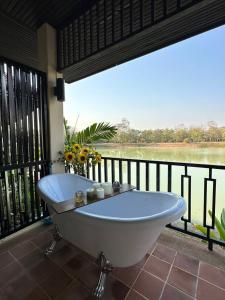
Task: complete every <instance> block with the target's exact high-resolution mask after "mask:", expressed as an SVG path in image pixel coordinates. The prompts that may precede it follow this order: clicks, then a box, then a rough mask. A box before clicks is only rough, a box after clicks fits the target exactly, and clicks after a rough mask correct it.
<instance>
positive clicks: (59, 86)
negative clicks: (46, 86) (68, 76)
mask: <svg viewBox="0 0 225 300" xmlns="http://www.w3.org/2000/svg"><path fill="white" fill-rule="evenodd" d="M54 95H55V96H56V97H57V100H58V101H60V102H63V101H65V89H64V79H63V78H57V79H56V87H55V88H54Z"/></svg>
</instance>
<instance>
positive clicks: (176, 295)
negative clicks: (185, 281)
mask: <svg viewBox="0 0 225 300" xmlns="http://www.w3.org/2000/svg"><path fill="white" fill-rule="evenodd" d="M160 300H193V298H192V297H190V296H188V295H186V294H184V293H182V292H181V291H179V290H178V289H176V288H174V287H172V286H171V285H168V284H167V285H166V287H165V289H164V291H163V294H162V297H161V299H160Z"/></svg>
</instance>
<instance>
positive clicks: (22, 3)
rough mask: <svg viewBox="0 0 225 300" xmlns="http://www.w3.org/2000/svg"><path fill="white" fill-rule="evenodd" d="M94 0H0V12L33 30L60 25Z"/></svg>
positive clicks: (79, 12)
mask: <svg viewBox="0 0 225 300" xmlns="http://www.w3.org/2000/svg"><path fill="white" fill-rule="evenodd" d="M94 2H95V1H94V0H0V12H1V13H3V14H5V15H6V16H8V17H10V18H12V19H13V20H15V21H17V22H18V23H19V24H21V25H24V26H26V27H28V28H30V29H32V30H36V29H37V28H38V27H39V26H40V25H41V24H43V23H45V22H46V23H49V24H51V25H52V26H53V27H56V28H58V27H60V26H61V25H62V24H63V23H64V22H65V21H68V20H69V19H70V18H72V17H76V16H77V15H79V14H81V13H82V12H83V11H84V10H85V9H87V8H88V7H89V5H91V4H93V3H94Z"/></svg>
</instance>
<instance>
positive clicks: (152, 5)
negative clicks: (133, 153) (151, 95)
mask: <svg viewBox="0 0 225 300" xmlns="http://www.w3.org/2000/svg"><path fill="white" fill-rule="evenodd" d="M0 13H1V14H0V25H1V22H2V24H3V25H4V24H6V23H7V22H5V23H4V22H3V21H1V15H3V16H7V18H8V17H9V18H10V19H11V20H13V21H14V22H15V21H16V24H19V25H20V26H17V25H16V28H15V26H14V27H13V28H14V29H13V30H11V35H9V34H7V32H8V31H10V29H9V28H8V27H7V26H5V25H4V26H2V28H1V27H0V34H1V35H4V36H5V38H2V41H3V42H2V47H3V48H7V47H8V48H7V49H8V50H7V49H3V50H5V52H7V53H8V52H9V50H10V51H11V52H12V51H13V52H14V53H13V55H14V57H15V58H16V59H17V60H18V61H22V62H23V61H27V60H28V59H27V57H32V55H33V57H34V58H33V60H34V62H35V59H36V58H35V57H37V55H36V51H37V43H36V37H35V34H36V30H37V29H38V27H39V26H41V25H42V24H43V23H49V24H50V25H52V26H53V27H55V28H56V29H57V33H58V35H57V37H58V47H57V52H58V70H59V71H60V72H62V73H63V75H64V78H65V80H66V82H68V83H71V82H74V81H77V80H80V79H82V78H85V77H87V76H90V75H92V74H96V73H98V72H100V71H103V70H106V69H108V68H110V67H113V66H115V65H118V64H121V63H124V62H126V61H129V60H132V59H134V58H136V57H139V56H142V55H145V54H148V53H151V52H153V51H156V50H158V49H161V48H163V47H166V46H168V45H171V44H174V43H177V42H179V41H182V40H184V39H186V38H189V37H192V36H194V35H196V34H199V33H202V32H205V31H207V30H210V29H212V28H215V27H218V26H221V25H224V24H225V0H35V1H34V0H0ZM2 19H3V18H2ZM21 26H23V28H26V29H29V31H32V33H34V35H32V34H27V33H24V29H23V28H21ZM3 27H4V28H3ZM17 27H18V28H17ZM3 29H4V30H3ZM17 32H18V33H19V34H17ZM12 33H13V34H14V35H13V34H12ZM23 33H24V34H23ZM12 36H13V38H14V39H15V40H17V47H16V48H15V47H14V40H12ZM17 36H18V37H17ZM30 36H31V37H32V41H33V42H32V43H31V42H30V39H29V38H28V37H30ZM21 37H22V39H21ZM18 39H19V41H18ZM21 40H23V42H21ZM4 41H5V42H4ZM22 43H24V47H21V44H22ZM30 44H32V45H33V46H32V49H30V50H29V45H30ZM0 46H1V44H0ZM14 48H15V49H14ZM19 48H21V49H20V50H21V51H18V50H19ZM23 49H28V50H29V51H28V50H27V52H26V51H24V50H23ZM0 50H1V47H0ZM6 50H7V51H6ZM15 52H16V53H17V52H18V53H17V54H18V55H17V56H15ZM25 52H26V53H27V54H26V53H25ZM0 53H1V51H0ZM25 54H26V55H25ZM13 55H11V56H13ZM22 57H24V60H22V59H21V58H22ZM35 63H37V64H38V61H37V59H36V62H35ZM32 64H33V65H34V63H33V62H32Z"/></svg>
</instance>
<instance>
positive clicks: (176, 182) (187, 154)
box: [97, 145, 225, 223]
mask: <svg viewBox="0 0 225 300" xmlns="http://www.w3.org/2000/svg"><path fill="white" fill-rule="evenodd" d="M97 150H98V151H99V152H100V153H101V154H102V156H108V157H120V158H134V159H146V160H163V161H176V162H188V163H190V162H192V163H202V164H214V165H225V148H217V147H207V148H204V147H193V146H190V147H167V146H163V147H160V146H155V147H138V146H137V147H135V146H132V147H125V146H117V145H116V146H115V147H114V146H112V147H109V146H99V147H97ZM108 168H109V170H108V173H109V174H110V166H108ZM160 172H161V173H160V186H161V191H167V166H161V167H160ZM131 173H132V175H131V180H132V182H131V183H132V184H134V185H135V184H136V171H135V165H133V164H132V165H131ZM208 173H209V172H208V170H207V169H200V168H188V175H190V176H191V181H192V193H191V197H192V207H191V214H192V222H196V223H202V218H203V217H202V215H203V198H204V197H203V191H204V178H208ZM103 174H104V173H103ZM115 174H116V178H117V179H118V164H117V163H116V164H115ZM149 174H150V190H152V191H154V190H156V168H155V165H154V164H150V169H149ZM172 174H173V177H172V192H175V193H177V194H180V193H181V175H182V174H184V168H183V167H173V173H172ZM126 178H127V166H126V163H123V180H124V182H126ZM212 178H215V179H216V181H217V182H216V199H217V203H216V215H217V216H220V212H221V210H222V208H223V207H225V170H214V171H213V172H212ZM109 180H110V177H109ZM140 183H141V184H140V188H141V190H145V166H144V165H141V166H140ZM185 184H186V187H187V182H186V183H185ZM207 195H208V207H207V209H211V207H212V201H211V199H212V184H211V182H209V184H208V193H207ZM184 196H186V198H187V188H186V189H185V195H184ZM208 222H210V219H208Z"/></svg>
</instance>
